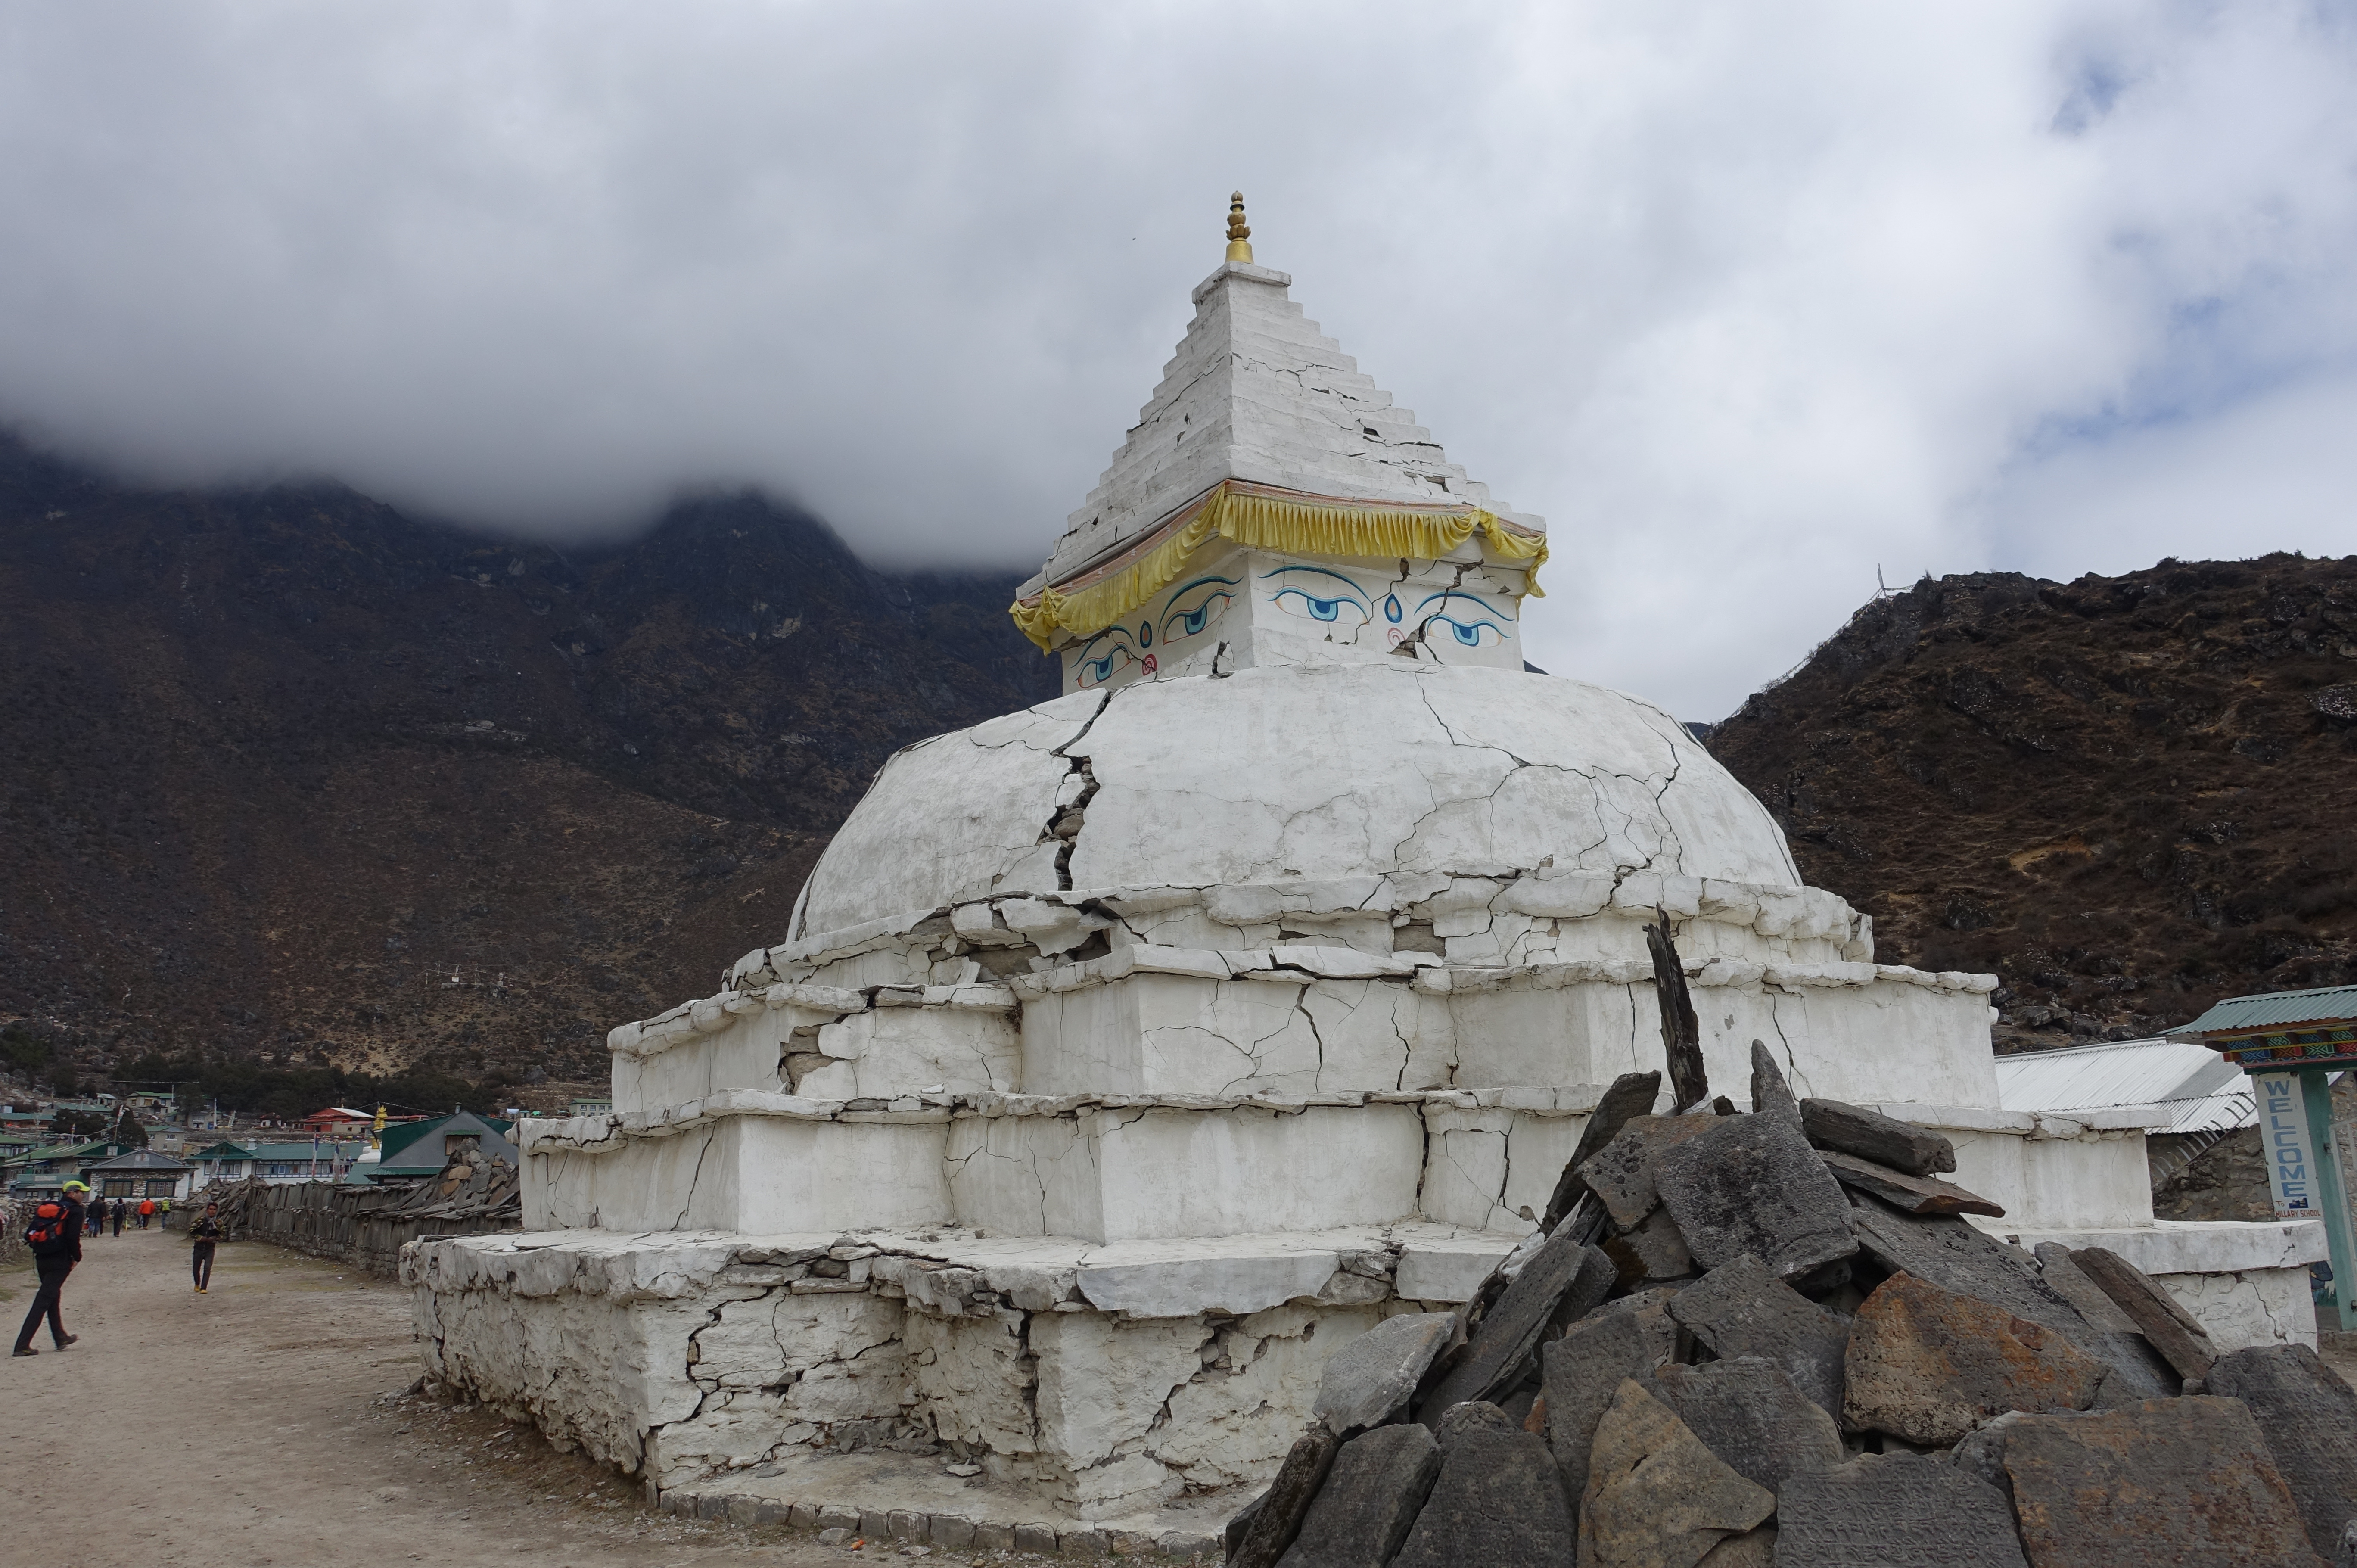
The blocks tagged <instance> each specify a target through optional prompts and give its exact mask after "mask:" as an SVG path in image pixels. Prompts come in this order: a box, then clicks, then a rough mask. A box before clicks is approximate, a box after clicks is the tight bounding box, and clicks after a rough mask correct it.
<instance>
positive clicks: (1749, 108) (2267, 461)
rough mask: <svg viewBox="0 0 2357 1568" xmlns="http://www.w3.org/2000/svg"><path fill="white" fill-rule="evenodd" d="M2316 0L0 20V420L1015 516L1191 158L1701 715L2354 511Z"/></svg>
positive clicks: (1590, 606) (1353, 344)
mask: <svg viewBox="0 0 2357 1568" xmlns="http://www.w3.org/2000/svg"><path fill="white" fill-rule="evenodd" d="M2352 97H2357V32H2352V26H2351V24H2350V23H2349V22H2348V20H2347V18H2346V17H2345V16H2343V15H2342V14H2341V13H2338V12H2335V11H2332V10H2330V9H2328V8H2326V7H2322V6H2315V5H2298V4H2288V3H2276V0H2250V3H2247V4H2244V5H2235V6H2232V7H2221V6H2209V5H2190V4H2179V5H2134V4H2126V3H2120V0H2066V3H2061V4H2047V5H2027V4H2022V5H2008V4H1992V5H1976V6H1972V7H1966V8H1951V9H1948V10H1944V11H1940V10H1927V9H1921V8H1912V7H1891V6H1887V5H1870V4H1863V3H1857V4H1842V3H1834V0H1825V3H1804V0H1793V3H1791V4H1784V5H1774V6H1759V5H1742V4H1737V3H1732V0H1729V3H1723V4H1711V3H1702V0H1690V3H1683V4H1668V5H1656V6H1646V7H1641V8H1636V9H1634V10H1631V9H1629V8H1625V7H1608V6H1605V5H1570V6H1561V5H1544V6H1542V5H1532V6H1528V7H1525V8H1523V9H1519V10H1518V9H1514V8H1512V7H1484V8H1462V9H1459V10H1456V11H1444V10H1442V9H1440V8H1436V7H1431V6H1411V5H1390V4H1380V3H1378V4H1352V5H1315V4H1305V5H1287V6H1284V7H1277V8H1269V7H1265V6H1246V5H1188V6H1162V7H1155V8H1144V7H1103V6H1096V7H1089V6H1081V5H1063V6H1056V5H1004V6H992V7H962V6H950V5H935V6H919V5H888V4H887V5H872V6H863V7H857V8H855V9H850V10H843V9H836V8H822V7H817V6H803V5H753V4H740V5H710V6H700V7H675V6H674V7H645V6H628V5H619V4H608V3H603V0H565V3H563V4H554V3H545V4H522V3H511V4H479V3H472V0H469V3H457V0H451V3H440V4H437V3H434V0H422V3H420V4H415V5H404V6H399V7H358V6H354V7H340V8H322V7H317V6H308V5H291V4H248V5H237V6H231V7H216V8H208V9H198V8H190V7H183V6H178V5H165V4H160V3H157V4H144V5H143V4H124V5H112V6H108V7H105V8H102V9H91V8H87V7H85V8H71V9H69V8H60V7H54V6H47V5H37V4H33V3H31V0H15V3H11V4H8V5H0V213H5V215H6V216H5V219H0V223H5V251H0V422H6V423H9V424H14V425H16V427H18V428H20V429H22V430H24V431H25V432H27V434H28V435H32V436H34V437H35V438H38V439H41V440H44V441H47V442H48V443H51V444H53V445H55V446H58V447H59V448H60V449H61V450H63V451H65V452H67V453H68V454H70V455H71V456H77V457H81V458H85V459H97V460H102V461H104V462H107V463H110V464H113V465H114V466H116V467H120V468H122V469H124V470H125V471H126V472H128V473H131V474H133V475H136V476H140V477H145V478H154V479H158V480H168V481H172V482H187V481H191V480H195V481H210V480H219V479H245V478H269V477H278V476H308V475H333V476H335V477H337V478H342V479H344V480H346V481H348V482H350V483H351V484H353V485H355V486H357V487H360V488H361V489H367V490H369V491H371V492H372V493H375V494H379V495H382V496H384V497H385V498H387V499H392V500H393V501H395V502H397V503H398V504H401V505H403V506H404V507H406V508H410V509H413V510H418V511H421V512H425V513H431V514H435V515H439V516H444V517H449V518H453V519H456V520H459V521H467V522H470V523H474V524H478V525H480V526H485V527H492V528H500V529H518V528H521V529H525V530H529V531H533V532H540V533H543V534H547V535H555V536H565V535H583V534H593V533H611V532H615V531H618V530H621V529H625V528H628V527H630V526H631V525H633V524H637V523H640V522H643V521H646V520H647V519H648V518H650V517H651V514H652V512H653V510H654V509H655V508H656V507H657V506H658V505H659V504H660V503H661V502H662V500H663V499H667V498H668V497H670V496H672V495H673V494H675V493H676V492H678V491H679V490H680V489H683V488H693V487H697V486H704V485H721V486H735V485H744V484H752V485H758V486H760V487H762V488H765V489H770V490H771V491H773V492H775V493H777V494H779V495H780V496H782V497H786V498H790V499H794V500H798V501H800V502H802V503H803V504H805V505H807V506H810V507H812V508H813V509H815V510H818V511H819V512H821V513H822V514H823V515H824V516H826V517H828V518H830V519H832V520H833V521H834V522H835V524H836V525H837V526H838V527H839V528H841V529H842V530H843V532H845V536H846V537H847V538H848V539H849V540H850V541H851V542H853V543H854V544H855V546H856V547H857V548H858V549H860V550H861V551H862V552H864V553H867V554H868V555H869V556H870V557H871V558H874V559H877V560H878V561H882V562H886V563H892V564H907V563H911V562H918V561H940V562H943V563H963V564H971V563H985V562H986V563H990V564H1030V563H1035V562H1036V561H1037V560H1039V558H1040V557H1042V556H1043V555H1044V554H1045V553H1046V551H1047V548H1048V546H1049V542H1051V541H1052V539H1053V537H1054V536H1055V534H1056V533H1057V532H1059V531H1060V528H1061V525H1062V520H1063V517H1064V514H1065V512H1066V511H1067V510H1069V509H1070V508H1071V507H1072V506H1075V505H1077V504H1078V503H1079V501H1080V499H1081V498H1082V496H1083V495H1084V494H1085V492H1086V491H1087V489H1088V488H1089V486H1090V485H1091V484H1092V482H1093V480H1094V478H1095V476H1096V474H1097V472H1098V470H1099V469H1100V468H1101V467H1103V463H1104V461H1105V459H1106V457H1107V456H1108V455H1109V454H1110V453H1111V452H1112V451H1113V449H1114V446H1117V445H1118V443H1119V441H1120V438H1121V435H1122V430H1123V426H1124V424H1125V423H1126V421H1127V419H1128V418H1129V417H1130V416H1131V414H1132V413H1134V411H1135V409H1136V407H1137V406H1138V404H1139V403H1142V402H1143V401H1144V400H1145V397H1146V392H1147V391H1148V390H1149V389H1150V387H1151V386H1152V384H1153V382H1154V381H1155V380H1156V379H1157V374H1158V371H1159V367H1160V365H1161V363H1162V361H1163V360H1164V359H1166V358H1167V357H1168V353H1169V350H1170V348H1171V346H1172V345H1173V343H1175V341H1176V339H1177V338H1178V335H1179V331H1180V329H1181V328H1183V326H1184V324H1185V321H1186V318H1187V315H1188V309H1189V307H1188V303H1187V291H1188V289H1189V286H1190V285H1192V284H1193V283H1194V282H1196V281H1197V280H1198V279H1199V278H1200V277H1201V276H1202V275H1203V274H1205V273H1207V272H1208V271H1210V270H1211V267H1212V266H1213V265H1215V264H1216V263H1217V262H1218V260H1219V256H1220V252H1221V236H1222V220H1223V217H1224V211H1223V208H1224V200H1225V197H1226V194H1227V192H1228V191H1229V190H1230V189H1231V188H1234V187H1238V186H1241V187H1242V188H1243V189H1244V190H1245V192H1246V193H1247V196H1248V198H1249V199H1250V201H1251V205H1252V214H1253V222H1254V243H1255V245H1256V247H1257V249H1258V252H1259V255H1260V259H1261V260H1262V261H1263V262H1264V263H1267V264H1270V265H1273V266H1277V267H1281V268H1284V269H1285V270H1286V271H1288V272H1290V273H1292V274H1294V277H1295V286H1294V297H1295V298H1297V300H1299V301H1300V302H1301V303H1302V304H1303V305H1304V306H1305V307H1306V308H1307V309H1308V313H1309V315H1310V316H1311V317H1314V318H1316V319H1318V321H1320V322H1321V323H1322V324H1323V325H1324V327H1325V328H1326V329H1327V330H1328V331H1329V333H1331V334H1333V335H1335V336H1336V337H1338V338H1340V339H1341V341H1342V342H1343V344H1344V346H1345V347H1346V348H1347V349H1349V350H1350V351H1351V352H1352V353H1354V354H1356V355H1357V356H1358V357H1359V360H1360V363H1361V368H1362V369H1364V370H1366V371H1369V372H1370V373H1371V374H1372V375H1374V376H1375V378H1376V379H1377V380H1378V381H1380V382H1382V383H1383V385H1384V386H1386V387H1388V388H1390V389H1391V390H1392V391H1393V392H1394V393H1396V394H1397V395H1398V396H1399V398H1400V399H1401V400H1402V401H1403V402H1404V403H1407V404H1408V405H1409V406H1410V407H1413V408H1414V409H1415V410H1416V411H1417V413H1418V414H1419V415H1420V416H1421V417H1422V418H1423V420H1424V422H1425V423H1426V424H1428V425H1429V426H1430V427H1431V428H1432V429H1433V430H1434V432H1435V433H1436V435H1437V436H1438V437H1439V438H1440V439H1441V440H1442V441H1443V442H1444V443H1445V444H1446V445H1447V446H1448V449H1449V452H1450V455H1451V456H1453V457H1455V458H1456V459H1458V461H1460V462H1463V463H1464V464H1465V465H1466V466H1467V467H1469V468H1470V469H1471V470H1472V471H1473V473H1474V474H1475V475H1476V476H1477V477H1479V478H1484V479H1486V480H1487V481H1489V483H1490V484H1491V486H1492V488H1493V489H1494V490H1495V491H1496V493H1497V494H1499V495H1500V496H1501V497H1503V498H1505V499H1508V500H1510V501H1511V502H1512V503H1513V504H1514V505H1515V506H1517V507H1519V508H1521V509H1523V510H1531V511H1536V512H1540V513H1543V514H1544V515H1545V516H1547V518H1548V519H1549V520H1550V521H1551V523H1552V525H1553V527H1554V529H1555V566H1554V569H1553V573H1552V575H1551V578H1550V580H1549V583H1548V586H1549V590H1550V595H1551V596H1550V597H1549V598H1548V599H1546V600H1545V601H1544V603H1543V604H1539V605H1534V606H1533V607H1532V610H1531V622H1530V628H1529V641H1530V643H1531V646H1532V647H1533V649H1534V657H1535V658H1536V659H1537V660H1538V661H1539V662H1541V663H1542V664H1545V665H1547V666H1548V667H1549V668H1551V669H1556V670H1559V671H1568V672H1576V673H1579V674H1583V675H1586V676H1588V677H1590V678H1593V679H1598V680H1601V681H1605V682H1609V683H1612V684H1615V685H1621V686H1627V687H1630V688H1632V689H1635V690H1639V691H1641V692H1644V693H1648V694H1650V695H1653V696H1655V697H1657V698H1659V699H1661V700H1663V701H1665V702H1667V703H1671V704H1672V705H1673V706H1674V707H1676V708H1677V709H1678V710H1679V711H1680V712H1682V713H1684V714H1688V715H1690V716H1695V717H1715V716H1717V714H1722V713H1724V712H1726V711H1727V710H1728V709H1730V708H1732V707H1733V706H1734V705H1735V704H1736V703H1737V702H1738V701H1739V700H1740V698H1741V696H1742V694H1743V693H1745V692H1747V691H1749V689H1751V688H1752V687H1754V686H1756V685H1757V684H1759V683H1760V681H1762V680H1764V679H1766V678H1768V677H1770V676H1772V675H1773V674H1775V673H1777V672H1778V671H1780V670H1781V669H1782V668H1784V667H1785V666H1787V665H1789V664H1791V663H1792V662H1793V661H1794V660H1797V659H1798V658H1799V657H1800V656H1801V655H1802V654H1803V652H1804V651H1805V650H1806V649H1807V648H1808V647H1809V646H1810V644H1811V643H1813V641H1814V640H1815V639H1817V638H1819V637H1822V636H1824V634H1825V633H1826V632H1827V631H1828V630H1830V629H1831V628H1832V627H1833V626H1834V625H1835V624H1837V623H1838V622H1839V620H1840V619H1841V618H1842V617H1843V616H1845V615H1846V613H1847V612H1848V611H1849V609H1850V608H1851V607H1853V606H1855V605H1856V604H1857V601H1858V600H1859V598H1860V597H1861V596H1863V594H1864V593H1866V592H1867V591H1868V590H1870V589H1871V587H1872V585H1873V580H1874V573H1875V571H1876V569H1877V567H1878V566H1879V567H1880V568H1881V569H1882V571H1883V572H1884V573H1885V575H1887V576H1888V577H1889V579H1890V580H1891V581H1892V582H1893V583H1894V584H1897V583H1899V582H1901V581H1904V580H1907V579H1910V578H1912V577H1914V576H1916V575H1919V574H1921V573H1922V572H1924V571H1926V570H1929V571H1932V572H1935V573H1938V572H1950V571H1965V570H1975V569H1982V568H1990V567H1997V568H2018V569H2023V570H2028V571H2032V572H2039V573H2043V574H2046V575H2070V574H2073V573H2076V572H2078V571H2081V570H2085V569H2102V570H2108V571H2116V570H2121V569H2126V568H2129V567H2133V566H2137V565H2143V564H2150V562H2151V561H2152V560H2153V559H2155V558H2156V557H2158V556H2159V555H2161V554H2164V553H2177V554H2179V555H2230V556H2231V555H2242V554H2247V553H2255V552H2258V551H2262V550H2266V549H2273V548H2283V549H2303V550H2307V551H2309V552H2311V553H2343V552H2346V551H2350V550H2352V549H2357V510H2352V508H2351V507H2350V506H2349V505H2348V497H2349V496H2350V494H2351V492H2352V480H2357V457H2352V456H2351V449H2352V448H2357V442H2352V441H2351V440H2349V439H2348V438H2347V432H2348V431H2349V429H2350V428H2351V415H2352V413H2357V295H2352V291H2351V290H2350V289H2349V287H2348V285H2347V279H2348V277H2349V275H2350V274H2351V269H2352V263H2357V173H2352V171H2357V118H2353V117H2352V116H2350V115H2349V114H2348V113H2346V112H2345V106H2346V105H2347V103H2348V102H2351V101H2352Z"/></svg>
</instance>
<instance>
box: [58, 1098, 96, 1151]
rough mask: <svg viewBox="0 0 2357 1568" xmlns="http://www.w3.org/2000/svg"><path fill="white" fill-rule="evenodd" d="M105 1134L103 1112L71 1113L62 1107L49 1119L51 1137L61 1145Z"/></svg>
mask: <svg viewBox="0 0 2357 1568" xmlns="http://www.w3.org/2000/svg"><path fill="white" fill-rule="evenodd" d="M105 1132H106V1112H103V1111H69V1110H67V1109H66V1108H65V1107H64V1106H62V1105H60V1106H59V1107H58V1112H57V1114H56V1115H54V1116H52V1117H50V1118H49V1136H51V1137H52V1138H55V1139H56V1140H57V1141H58V1142H59V1143H60V1144H70V1143H75V1142H78V1141H81V1140H83V1139H88V1138H96V1137H101V1136H102V1135H103V1134H104V1133H105Z"/></svg>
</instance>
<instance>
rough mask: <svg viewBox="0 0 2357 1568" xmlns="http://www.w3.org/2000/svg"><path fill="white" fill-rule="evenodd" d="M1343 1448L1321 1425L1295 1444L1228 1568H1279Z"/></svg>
mask: <svg viewBox="0 0 2357 1568" xmlns="http://www.w3.org/2000/svg"><path fill="white" fill-rule="evenodd" d="M1340 1446H1341V1444H1340V1441H1339V1440H1338V1439H1337V1438H1336V1437H1335V1435H1334V1434H1332V1433H1331V1432H1329V1431H1328V1430H1327V1429H1326V1427H1325V1426H1324V1425H1322V1424H1320V1425H1318V1426H1313V1427H1311V1428H1310V1429H1309V1430H1308V1432H1307V1433H1305V1434H1302V1436H1301V1437H1300V1438H1299V1439H1297V1441H1296V1442H1295V1443H1294V1444H1293V1447H1292V1450H1291V1451H1290V1452H1289V1453H1287V1454H1286V1456H1285V1463H1284V1465H1283V1466H1279V1468H1278V1470H1277V1472H1276V1479H1275V1480H1274V1481H1272V1482H1270V1483H1269V1487H1268V1490H1267V1491H1265V1492H1264V1493H1262V1494H1261V1498H1260V1504H1259V1507H1258V1509H1257V1510H1256V1511H1255V1512H1254V1514H1253V1518H1252V1522H1251V1523H1250V1524H1248V1525H1246V1526H1245V1527H1244V1531H1243V1540H1242V1541H1239V1542H1237V1544H1236V1549H1235V1551H1234V1552H1232V1553H1231V1554H1230V1555H1229V1558H1228V1568H1276V1561H1277V1559H1278V1558H1280V1557H1283V1556H1284V1555H1285V1553H1286V1549H1287V1548H1289V1547H1291V1546H1292V1544H1293V1538H1294V1536H1295V1534H1296V1533H1297V1532H1298V1531H1299V1530H1300V1529H1301V1520H1302V1518H1303V1517H1304V1516H1305V1515H1307V1514H1308V1511H1309V1504H1310V1502H1311V1501H1312V1500H1313V1499H1314V1498H1316V1497H1317V1496H1318V1487H1321V1486H1323V1485H1325V1483H1326V1472H1327V1470H1328V1469H1329V1467H1331V1466H1332V1465H1333V1463H1334V1453H1335V1450H1336V1449H1338V1448H1340Z"/></svg>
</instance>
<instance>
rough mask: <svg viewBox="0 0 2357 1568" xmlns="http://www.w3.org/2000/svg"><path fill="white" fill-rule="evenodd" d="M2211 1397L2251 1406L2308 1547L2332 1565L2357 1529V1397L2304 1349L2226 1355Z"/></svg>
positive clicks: (2215, 1370) (2216, 1368) (2215, 1368)
mask: <svg viewBox="0 0 2357 1568" xmlns="http://www.w3.org/2000/svg"><path fill="white" fill-rule="evenodd" d="M2209 1387H2210V1391H2211V1392H2212V1393H2213V1394H2220V1395H2223V1396H2225V1397H2227V1398H2230V1399H2238V1400H2241V1401H2242V1402H2244V1404H2246V1405H2248V1406H2250V1407H2251V1418H2252V1419H2253V1420H2254V1421H2255V1422H2257V1423H2258V1426H2259V1434H2260V1435H2261V1436H2262V1437H2264V1438H2266V1444H2267V1452H2268V1453H2270V1454H2272V1455H2275V1461H2276V1468H2277V1469H2278V1470H2281V1471H2282V1472H2283V1478H2284V1480H2285V1481H2286V1483H2287V1484H2288V1485H2289V1486H2290V1487H2291V1495H2292V1498H2293V1500H2294V1501H2296V1502H2298V1504H2299V1511H2300V1517H2301V1518H2303V1519H2305V1520H2307V1521H2308V1539H2309V1544H2310V1545H2312V1546H2314V1547H2315V1548H2316V1550H2317V1553H2318V1555H2319V1556H2321V1557H2325V1558H2327V1559H2330V1557H2332V1556H2333V1555H2334V1554H2335V1553H2337V1552H2339V1551H2340V1550H2341V1541H2342V1540H2343V1538H2344V1537H2345V1536H2346V1535H2347V1533H2348V1531H2349V1529H2350V1527H2351V1525H2352V1523H2357V1391H2352V1390H2351V1389H2350V1387H2349V1385H2348V1384H2347V1383H2345V1382H2343V1381H2342V1380H2341V1374H2340V1373H2338V1372H2336V1371H2334V1370H2333V1369H2331V1368H2330V1367H2328V1366H2326V1365H2325V1364H2324V1363H2323V1362H2322V1361H2321V1360H2319V1359H2318V1358H2317V1354H2316V1352H2315V1351H2313V1350H2311V1349H2309V1348H2308V1347H2307V1346H2305V1345H2263V1346H2259V1347H2257V1348H2254V1349H2249V1350H2237V1351H2235V1352H2233V1354H2232V1355H2228V1356H2221V1357H2220V1358H2218V1360H2217V1362H2216V1363H2215V1364H2214V1365H2212V1367H2211V1369H2210V1377H2209Z"/></svg>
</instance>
